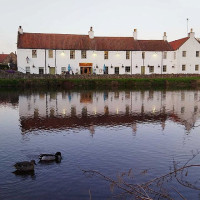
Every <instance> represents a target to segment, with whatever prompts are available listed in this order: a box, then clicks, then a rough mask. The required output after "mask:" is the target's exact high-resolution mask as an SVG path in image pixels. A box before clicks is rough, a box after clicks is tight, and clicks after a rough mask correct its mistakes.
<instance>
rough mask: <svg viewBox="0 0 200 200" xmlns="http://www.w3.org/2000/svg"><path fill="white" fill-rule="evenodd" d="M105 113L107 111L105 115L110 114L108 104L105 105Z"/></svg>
mask: <svg viewBox="0 0 200 200" xmlns="http://www.w3.org/2000/svg"><path fill="white" fill-rule="evenodd" d="M104 113H105V115H108V114H109V109H108V106H105V107H104Z"/></svg>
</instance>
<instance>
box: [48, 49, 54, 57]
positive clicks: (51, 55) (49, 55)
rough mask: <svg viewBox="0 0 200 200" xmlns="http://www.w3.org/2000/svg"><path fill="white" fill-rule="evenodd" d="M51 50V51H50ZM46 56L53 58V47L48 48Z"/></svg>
mask: <svg viewBox="0 0 200 200" xmlns="http://www.w3.org/2000/svg"><path fill="white" fill-rule="evenodd" d="M50 52H51V53H50ZM48 57H49V58H53V49H49V50H48Z"/></svg>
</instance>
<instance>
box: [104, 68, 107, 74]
mask: <svg viewBox="0 0 200 200" xmlns="http://www.w3.org/2000/svg"><path fill="white" fill-rule="evenodd" d="M104 74H108V66H107V67H105V70H104Z"/></svg>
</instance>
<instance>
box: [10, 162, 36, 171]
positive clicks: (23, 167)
mask: <svg viewBox="0 0 200 200" xmlns="http://www.w3.org/2000/svg"><path fill="white" fill-rule="evenodd" d="M34 165H36V163H35V160H31V161H30V162H28V161H24V162H17V163H15V165H14V167H15V168H16V171H17V172H30V171H34Z"/></svg>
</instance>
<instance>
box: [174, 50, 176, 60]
mask: <svg viewBox="0 0 200 200" xmlns="http://www.w3.org/2000/svg"><path fill="white" fill-rule="evenodd" d="M174 60H176V52H174Z"/></svg>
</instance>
